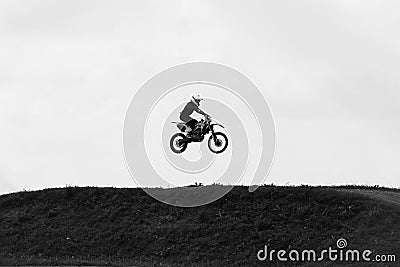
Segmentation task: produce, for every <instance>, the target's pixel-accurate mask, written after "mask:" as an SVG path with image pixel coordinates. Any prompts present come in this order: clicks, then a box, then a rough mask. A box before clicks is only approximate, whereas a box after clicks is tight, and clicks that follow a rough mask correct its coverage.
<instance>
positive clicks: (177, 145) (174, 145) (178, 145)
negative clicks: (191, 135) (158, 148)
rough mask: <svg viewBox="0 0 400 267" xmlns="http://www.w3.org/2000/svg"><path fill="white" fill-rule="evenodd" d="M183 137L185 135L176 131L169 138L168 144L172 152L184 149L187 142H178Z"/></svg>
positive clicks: (180, 151) (179, 151)
mask: <svg viewBox="0 0 400 267" xmlns="http://www.w3.org/2000/svg"><path fill="white" fill-rule="evenodd" d="M184 138H185V135H184V134H182V133H176V134H174V135H173V136H172V137H171V139H170V140H169V146H170V148H171V150H172V151H173V152H174V153H177V154H179V153H182V152H183V151H185V150H186V148H187V143H184V142H180V141H181V140H182V139H184Z"/></svg>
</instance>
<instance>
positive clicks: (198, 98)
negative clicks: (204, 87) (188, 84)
mask: <svg viewBox="0 0 400 267" xmlns="http://www.w3.org/2000/svg"><path fill="white" fill-rule="evenodd" d="M192 99H193V101H194V102H196V104H197V105H200V101H201V100H204V98H201V96H200V95H192Z"/></svg>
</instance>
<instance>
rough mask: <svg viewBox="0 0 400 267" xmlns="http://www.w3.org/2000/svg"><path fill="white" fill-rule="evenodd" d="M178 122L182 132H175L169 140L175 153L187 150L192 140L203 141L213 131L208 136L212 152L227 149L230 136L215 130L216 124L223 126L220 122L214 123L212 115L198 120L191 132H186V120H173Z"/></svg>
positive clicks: (217, 152)
mask: <svg viewBox="0 0 400 267" xmlns="http://www.w3.org/2000/svg"><path fill="white" fill-rule="evenodd" d="M172 123H174V124H176V126H177V127H178V129H179V130H180V131H181V133H176V134H174V135H173V136H172V137H171V139H170V142H169V145H170V147H171V150H172V151H173V152H174V153H178V154H179V153H182V152H184V151H185V150H186V148H187V146H188V144H189V143H191V142H202V141H203V140H204V137H205V136H206V134H208V133H210V132H211V135H210V137H209V138H208V148H209V149H210V150H211V152H213V153H216V154H219V153H222V152H224V151H225V149H226V148H227V147H228V137H227V136H226V135H225V134H224V133H221V132H215V131H214V127H215V126H221V127H222V128H225V127H224V126H222V125H221V124H219V123H212V120H211V117H209V116H205V118H204V119H202V120H201V121H200V122H198V123H197V124H196V126H195V128H194V129H193V130H192V131H191V132H190V133H186V134H184V133H183V132H185V130H186V129H187V127H188V126H187V125H186V123H184V122H172Z"/></svg>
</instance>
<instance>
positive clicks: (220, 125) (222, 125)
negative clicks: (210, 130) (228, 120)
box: [211, 123, 225, 128]
mask: <svg viewBox="0 0 400 267" xmlns="http://www.w3.org/2000/svg"><path fill="white" fill-rule="evenodd" d="M214 125H217V126H221V127H222V128H225V127H224V126H223V125H222V124H219V123H212V124H211V126H214Z"/></svg>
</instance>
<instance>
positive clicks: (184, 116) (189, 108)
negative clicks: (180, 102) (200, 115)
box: [179, 101, 199, 122]
mask: <svg viewBox="0 0 400 267" xmlns="http://www.w3.org/2000/svg"><path fill="white" fill-rule="evenodd" d="M198 110H199V108H198V105H196V104H195V103H193V102H192V101H190V102H189V103H187V104H186V106H185V107H184V108H183V110H182V112H181V116H180V117H179V118H180V119H181V120H182V121H184V122H188V121H190V120H191V119H192V117H190V115H192V113H193V111H197V112H198Z"/></svg>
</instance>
